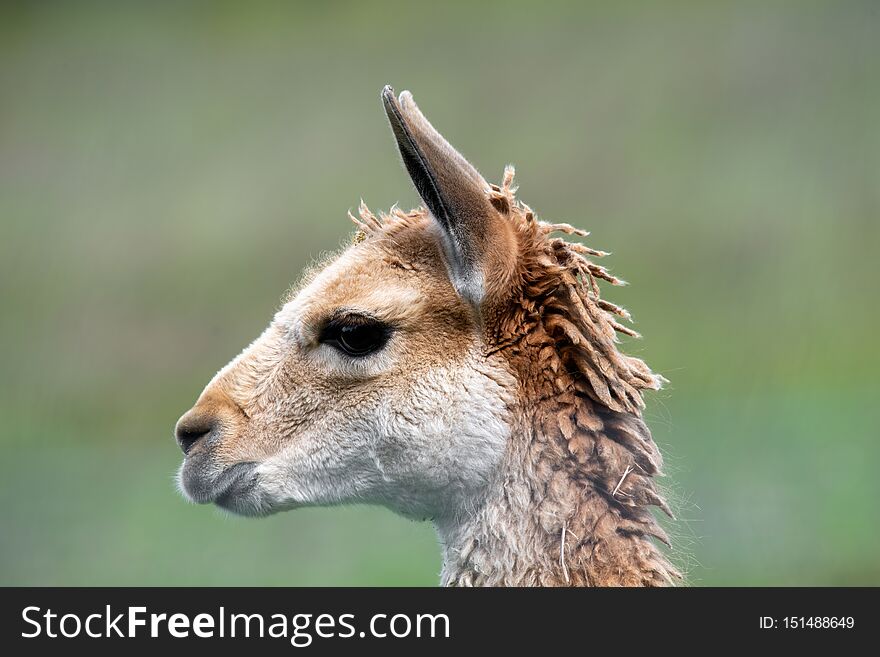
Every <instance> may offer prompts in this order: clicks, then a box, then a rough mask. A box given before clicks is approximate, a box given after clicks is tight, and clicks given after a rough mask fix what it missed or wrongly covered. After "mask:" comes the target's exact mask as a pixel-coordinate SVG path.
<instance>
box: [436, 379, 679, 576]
mask: <svg viewBox="0 0 880 657" xmlns="http://www.w3.org/2000/svg"><path fill="white" fill-rule="evenodd" d="M549 404H550V407H548V403H544V404H543V406H542V407H541V408H537V409H533V410H532V411H530V412H521V413H520V414H519V416H520V417H519V421H518V422H517V424H518V427H517V428H516V429H515V430H514V434H513V435H512V436H511V439H510V440H509V442H508V444H509V446H510V447H509V449H508V452H507V454H506V457H505V461H504V463H502V465H501V466H500V469H499V471H498V473H497V476H496V478H495V481H494V482H493V483H492V484H491V485H490V487H489V488H488V489H487V490H486V491H485V495H484V497H483V498H482V499H481V500H479V501H477V500H472V501H471V504H470V505H469V506H468V508H467V509H462V510H460V512H459V513H457V514H454V515H453V516H451V517H448V518H445V519H441V520H438V522H437V523H436V524H437V530H438V534H439V536H440V540H441V542H442V544H443V576H442V583H443V584H444V585H447V586H662V585H666V584H671V583H673V579H674V578H676V577H678V576H679V575H678V573H677V572H676V571H675V569H674V568H673V567H672V566H671V565H670V564H669V562H668V561H667V560H666V558H665V557H664V556H663V554H662V553H661V552H660V550H659V549H658V548H657V547H656V545H655V544H654V542H653V541H652V538H657V539H659V540H661V541H663V542H667V539H666V536H665V534H664V532H663V530H662V529H661V528H660V527H659V525H658V524H657V522H656V520H655V519H654V516H653V514H652V513H651V512H650V510H649V509H648V506H649V505H656V506H660V507H661V508H663V509H664V510H666V511H667V513H668V509H667V507H666V504H665V503H664V502H663V500H662V498H661V497H660V496H659V495H658V494H657V492H656V490H655V488H654V484H653V480H652V478H651V477H652V475H654V474H657V473H658V471H659V467H660V455H659V452H658V451H657V449H656V446H655V445H654V443H653V441H652V439H651V435H650V432H649V431H648V429H647V427H646V426H645V424H644V423H643V422H642V421H641V420H640V419H639V418H638V417H636V416H634V415H629V414H623V413H616V412H612V411H608V410H607V409H604V408H602V407H600V406H598V405H597V404H595V403H594V402H592V401H591V400H590V399H587V398H583V397H579V396H575V395H570V394H569V395H565V394H563V395H561V396H560V397H559V398H555V399H553V401H552V402H549Z"/></svg>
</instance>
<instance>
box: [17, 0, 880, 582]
mask: <svg viewBox="0 0 880 657" xmlns="http://www.w3.org/2000/svg"><path fill="white" fill-rule="evenodd" d="M608 5H610V3H598V2H597V3H590V2H577V3H570V4H569V3H557V2H542V3H527V4H520V3H517V2H513V1H508V2H504V3H495V2H486V3H459V2H444V3H424V4H421V3H412V2H401V3H367V2H329V3H321V4H320V5H318V4H317V3H309V4H306V3H302V4H298V3H277V4H268V3H258V4H253V3H247V4H245V5H241V4H237V3H235V4H234V3H228V4H227V3H210V4H208V3H204V4H203V3H189V2H182V3H167V4H165V3H142V4H135V3H109V2H108V3H27V4H25V3H21V4H17V3H4V4H3V6H2V9H0V89H2V97H0V302H2V305H0V420H2V421H0V427H2V428H0V447H2V454H3V456H2V458H0V584H6V585H11V584H31V585H49V584H119V585H124V584H145V585H150V584H269V585H274V584H277V585H296V584H303V585H309V584H378V585H384V584H396V585H433V584H435V583H436V582H437V581H438V572H439V567H440V562H439V550H438V548H437V546H436V545H435V538H434V535H433V531H432V529H431V528H430V526H428V525H426V524H417V523H412V522H409V521H406V520H403V519H401V518H398V517H396V516H394V515H392V514H391V513H390V512H388V511H385V510H382V509H374V508H364V507H349V508H339V509H312V510H305V511H297V512H295V513H289V514H283V515H280V516H276V517H273V518H269V519H266V520H258V521H257V520H245V519H237V518H228V517H224V516H223V515H222V514H221V513H220V512H218V511H215V510H213V509H209V508H205V507H196V506H191V505H188V504H186V503H184V502H183V500H182V499H181V498H180V497H179V496H178V494H177V493H176V491H175V490H174V486H173V484H172V476H173V473H174V471H175V469H176V467H177V465H178V462H179V452H178V450H177V448H176V446H175V445H174V443H173V441H172V438H171V429H172V427H173V425H174V422H175V420H176V419H177V417H178V416H179V415H180V414H181V413H182V412H183V411H185V410H186V409H187V408H189V406H190V405H191V403H192V402H193V401H194V400H195V398H196V396H197V395H198V393H199V392H200V390H201V388H202V387H203V386H204V384H205V383H206V382H207V381H208V380H209V378H210V377H211V376H212V375H213V373H214V372H215V371H216V370H217V369H218V368H219V367H220V366H222V365H223V364H224V363H225V362H226V361H227V360H228V359H229V358H231V357H232V356H233V355H234V354H236V353H238V351H239V350H240V349H241V348H242V347H243V346H244V345H245V344H246V343H248V342H249V341H250V340H251V339H252V338H253V337H255V336H256V335H257V334H258V333H259V332H260V331H261V330H262V328H263V327H264V325H265V324H266V323H268V321H269V319H270V317H271V315H272V313H273V311H274V309H275V308H276V307H277V305H278V303H279V299H280V298H281V295H282V293H283V292H284V290H285V289H286V288H287V286H288V285H289V284H290V283H291V282H292V281H294V280H295V279H296V278H297V276H298V274H299V272H300V270H301V268H302V267H303V266H304V265H306V264H307V263H308V262H310V261H311V259H312V258H314V257H315V256H317V255H319V254H321V253H322V252H324V251H327V250H332V249H335V248H336V247H337V246H338V245H339V244H340V243H342V241H343V240H344V239H345V238H346V236H347V235H348V233H349V231H350V230H351V227H350V224H349V222H348V220H347V219H346V216H345V213H346V210H348V209H349V208H351V207H355V206H356V205H357V203H358V201H359V199H360V197H361V196H363V197H364V199H365V200H366V201H367V202H368V203H369V204H370V206H371V207H374V208H376V209H378V208H383V207H384V208H387V207H389V206H390V205H391V204H392V203H394V202H395V201H399V202H400V203H401V205H402V206H404V207H409V206H412V205H414V204H416V202H417V200H416V196H415V194H414V192H413V191H412V189H411V186H410V183H409V181H408V180H407V178H406V176H405V174H404V173H403V171H402V170H401V167H400V166H399V164H398V160H397V157H396V154H395V151H394V146H393V143H392V141H391V138H390V134H389V131H388V129H387V127H386V125H385V120H384V116H383V114H382V111H381V108H380V103H379V100H378V92H379V90H380V88H381V87H382V85H383V84H385V83H391V84H393V85H395V87H396V88H397V89H398V90H400V89H403V88H410V89H411V90H412V91H413V92H414V94H415V96H416V98H417V99H418V101H419V102H420V104H421V106H422V107H423V108H424V109H425V110H426V112H427V113H428V115H429V116H430V117H431V118H432V120H433V121H434V122H435V124H436V125H437V126H438V127H439V128H440V129H441V131H443V132H444V133H445V134H447V136H449V137H450V139H451V140H452V141H453V143H455V144H456V145H457V146H459V147H460V148H461V150H462V151H463V152H464V153H465V154H467V155H468V156H469V157H470V158H471V159H472V160H473V161H474V162H475V164H476V165H477V166H478V167H479V168H480V169H481V170H482V171H483V173H484V174H485V175H486V176H487V177H488V178H489V179H490V180H497V179H498V178H500V175H501V171H502V168H503V165H504V164H505V163H507V162H514V163H516V164H517V171H518V179H519V183H520V197H521V198H523V199H524V200H525V201H526V202H527V203H529V204H530V205H531V206H532V207H534V208H535V209H536V210H537V211H538V213H539V214H540V215H541V216H542V217H544V218H546V219H550V220H557V221H569V222H571V223H574V224H576V225H578V226H581V227H585V228H588V229H590V230H592V231H593V236H592V237H591V238H590V240H591V243H592V244H593V245H595V246H596V247H598V248H602V249H607V250H611V251H613V252H614V256H613V257H612V258H610V259H608V264H610V265H611V267H612V269H613V271H615V272H616V273H619V274H620V275H621V276H623V277H624V278H626V279H628V280H629V281H630V282H631V284H632V285H631V286H630V287H628V288H623V289H616V290H613V291H612V292H610V293H609V298H611V299H613V300H614V301H617V302H619V303H622V304H623V305H625V306H626V307H628V308H629V309H630V310H631V311H632V312H633V314H634V316H635V318H636V322H637V323H636V327H637V328H638V330H640V331H641V332H642V333H643V334H644V335H645V339H644V340H641V341H639V342H636V343H628V344H627V348H628V349H629V350H630V351H632V352H635V353H638V354H639V355H640V356H643V357H644V358H645V359H646V360H647V361H648V362H649V364H651V366H652V367H653V368H654V369H655V370H656V371H658V372H661V373H663V374H665V375H666V376H667V377H668V378H669V379H670V380H671V382H672V383H671V385H670V386H669V387H668V389H667V390H665V391H663V392H662V393H659V394H655V395H652V397H651V399H650V405H649V408H648V412H647V418H648V420H649V423H650V424H651V426H652V428H653V430H654V433H655V437H656V439H657V441H658V443H659V444H660V445H661V447H662V448H663V449H664V451H665V454H666V458H667V464H668V465H667V470H668V473H669V474H670V477H669V478H668V479H669V481H668V482H667V483H668V486H669V487H670V489H671V493H672V496H673V497H674V498H675V500H676V502H677V505H678V510H679V515H680V516H681V521H680V522H678V523H675V524H673V525H672V526H671V530H672V532H673V533H674V534H675V535H676V536H677V538H678V540H677V543H678V546H679V550H680V554H679V557H678V558H679V559H680V561H681V562H682V563H683V564H684V565H685V566H686V568H687V570H688V572H689V577H690V580H691V581H692V582H693V583H695V584H722V585H733V584H736V585H755V584H769V585H776V584H796V585H800V584H804V585H805V584H874V585H878V584H880V556H878V555H880V505H878V502H880V480H878V476H877V463H878V460H880V440H878V438H880V432H878V425H880V412H878V401H877V399H878V393H880V382H878V376H877V373H878V371H880V350H878V347H877V339H876V332H877V327H878V317H880V310H878V303H877V299H878V292H877V288H878V282H880V272H878V256H877V253H878V246H880V240H878V237H880V235H878V233H880V222H878V218H880V39H878V38H877V35H878V33H880V31H878V28H880V7H878V5H877V4H876V3H873V2H770V3H768V2H750V1H747V2H737V3H697V2H669V3H636V2H624V3H615V5H614V6H613V7H612V6H608Z"/></svg>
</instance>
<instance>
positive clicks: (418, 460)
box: [257, 356, 509, 518]
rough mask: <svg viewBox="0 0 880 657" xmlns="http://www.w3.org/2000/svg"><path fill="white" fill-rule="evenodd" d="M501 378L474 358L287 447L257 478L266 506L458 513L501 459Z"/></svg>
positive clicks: (505, 427)
mask: <svg viewBox="0 0 880 657" xmlns="http://www.w3.org/2000/svg"><path fill="white" fill-rule="evenodd" d="M505 376H508V375H506V373H505V372H504V371H501V370H500V368H498V367H497V366H492V365H490V364H488V363H486V362H484V361H482V360H481V359H479V358H478V357H475V356H471V357H468V359H467V361H466V362H465V363H455V364H451V365H449V366H448V367H443V368H439V367H438V368H433V369H431V370H428V371H427V372H424V373H422V375H420V376H419V377H414V378H413V380H412V381H410V382H409V385H407V386H406V387H405V388H404V389H400V388H395V389H394V391H393V392H387V393H382V394H381V395H380V396H379V397H378V398H377V399H376V401H375V403H371V404H368V405H365V406H364V407H361V408H357V409H349V412H348V413H346V414H344V415H342V414H339V415H336V416H335V417H333V418H332V419H331V420H330V421H328V422H326V423H322V424H321V426H320V428H317V427H316V428H315V429H313V430H310V431H308V432H306V433H305V434H301V435H299V436H295V437H292V438H291V443H290V444H289V445H288V446H287V447H286V448H285V449H284V450H283V451H281V452H280V453H278V454H276V455H275V456H273V457H271V458H269V459H267V460H266V461H264V462H263V463H262V464H261V465H260V466H259V467H258V469H257V473H258V476H259V482H260V484H259V485H260V488H261V492H262V498H263V499H264V500H266V501H267V502H268V503H269V504H270V505H271V506H272V507H273V508H274V509H276V510H281V509H285V508H291V507H294V506H302V505H314V504H319V505H320V504H338V503H343V502H368V503H376V504H383V505H385V506H387V507H389V508H391V509H393V510H395V511H397V512H399V513H402V514H404V515H407V516H411V517H418V518H426V517H438V516H443V515H447V514H449V513H455V512H457V511H458V510H460V509H461V508H462V507H463V505H466V504H471V503H472V502H473V498H474V496H478V495H479V493H480V491H481V490H483V489H485V488H486V487H487V486H488V484H489V482H490V480H491V478H492V476H493V474H494V472H495V469H496V467H497V465H498V464H499V463H500V461H501V459H502V457H503V455H504V452H505V447H506V444H507V439H508V435H509V420H508V417H507V408H508V406H509V400H508V399H506V394H508V393H506V392H505V388H504V387H502V385H501V384H499V383H498V380H500V379H503V378H504V377H505ZM354 410H357V412H356V413H352V411H354Z"/></svg>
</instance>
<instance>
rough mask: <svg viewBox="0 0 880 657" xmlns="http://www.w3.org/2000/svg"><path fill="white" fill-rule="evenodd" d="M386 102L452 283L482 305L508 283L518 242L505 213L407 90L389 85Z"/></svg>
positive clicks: (487, 188)
mask: <svg viewBox="0 0 880 657" xmlns="http://www.w3.org/2000/svg"><path fill="white" fill-rule="evenodd" d="M382 103H383V104H384V106H385V113H386V114H387V115H388V121H389V122H390V123H391V129H392V131H393V132H394V137H395V139H396V140H397V147H398V149H399V150H400V156H401V158H402V159H403V164H404V166H405V167H406V170H407V171H408V172H409V175H410V178H412V181H413V183H414V184H415V187H416V190H417V191H418V193H419V196H421V197H422V200H423V201H424V202H425V205H426V206H427V208H428V210H429V211H430V212H431V214H432V215H433V217H434V219H435V220H436V221H437V223H438V224H439V225H440V228H441V230H442V234H443V242H444V243H443V247H444V252H445V254H446V260H447V263H448V265H449V271H450V275H451V278H452V283H453V285H454V286H455V288H456V289H457V290H458V293H459V294H460V295H461V296H462V297H463V298H464V299H465V300H466V301H468V302H470V303H473V304H474V305H476V306H478V307H479V306H480V305H481V304H482V303H483V302H484V301H486V299H487V298H490V297H495V296H497V295H498V294H499V293H500V292H501V291H502V290H503V289H504V288H505V287H506V285H507V283H508V282H509V280H510V278H511V276H512V273H513V268H514V266H515V262H516V251H515V247H516V240H515V237H514V234H513V229H512V227H511V225H510V222H509V221H508V220H507V219H506V217H504V216H502V215H501V214H500V213H499V212H498V210H496V209H495V207H494V206H493V205H492V203H491V202H490V200H489V199H490V191H491V188H490V186H489V183H487V182H486V181H485V180H484V179H483V177H482V176H481V175H480V174H479V172H478V171H477V170H476V169H475V168H474V167H473V166H472V165H471V164H470V162H468V161H467V160H466V159H465V158H464V157H463V156H462V155H461V154H460V153H459V152H458V151H456V150H455V149H454V148H453V147H452V146H450V145H449V142H447V141H446V140H445V139H444V138H443V136H442V135H441V134H440V133H439V132H437V131H436V130H435V129H434V126H432V125H431V124H430V123H429V122H428V119H426V118H425V116H424V115H423V114H422V112H421V111H420V110H419V108H418V106H417V105H416V103H415V101H414V100H413V97H412V94H410V93H409V92H408V91H404V92H403V93H401V94H400V99H397V98H395V96H394V90H393V89H392V88H391V87H390V86H386V87H385V88H384V89H383V90H382Z"/></svg>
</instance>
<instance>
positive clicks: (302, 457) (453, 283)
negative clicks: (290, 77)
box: [176, 87, 676, 585]
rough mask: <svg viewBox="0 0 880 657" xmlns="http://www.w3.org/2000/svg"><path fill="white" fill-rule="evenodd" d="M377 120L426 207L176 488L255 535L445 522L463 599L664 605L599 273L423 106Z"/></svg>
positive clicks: (212, 398)
mask: <svg viewBox="0 0 880 657" xmlns="http://www.w3.org/2000/svg"><path fill="white" fill-rule="evenodd" d="M382 101H383V103H384V106H385V111H386V113H387V115H388V119H389V121H390V123H391V128H392V131H393V133H394V137H395V139H396V141H397V145H398V148H399V150H400V154H401V157H402V159H403V163H404V165H405V167H406V169H407V171H408V172H409V175H410V177H411V178H412V181H413V183H414V184H415V186H416V189H417V190H418V192H419V195H420V196H421V198H422V199H423V201H424V203H425V206H426V207H425V208H420V209H416V210H413V211H411V212H408V213H404V212H402V211H399V210H396V209H395V210H392V212H391V213H390V214H389V215H381V216H380V217H376V216H374V215H373V214H372V213H371V212H370V211H369V210H368V209H367V208H366V206H364V205H363V204H362V205H361V208H360V219H354V218H353V219H354V221H355V223H356V224H358V231H357V232H356V234H355V237H354V240H353V243H352V244H351V246H349V247H348V248H347V249H345V250H344V251H343V252H342V253H341V254H339V255H338V256H337V257H335V259H333V260H332V261H330V262H329V263H327V264H326V265H324V266H323V267H321V268H318V269H316V270H315V271H313V272H311V273H310V274H309V275H308V276H306V278H305V281H304V282H303V283H302V285H301V286H300V288H299V290H298V291H297V292H295V293H294V294H292V295H291V296H290V298H289V299H288V300H287V301H286V303H285V304H284V306H283V307H282V308H281V310H280V311H278V313H277V314H276V315H275V317H274V319H273V320H272V322H271V323H270V324H269V327H268V328H267V329H266V330H265V331H264V332H263V334H262V335H261V336H260V337H259V338H257V339H256V340H255V341H254V342H253V343H252V344H251V345H250V346H249V347H247V348H246V349H245V350H244V351H243V352H242V353H241V354H240V355H239V356H238V357H237V358H235V359H234V360H233V361H232V362H231V363H229V364H228V365H227V366H226V367H224V368H223V369H222V370H220V372H219V373H218V374H217V375H216V376H215V377H214V378H213V380H212V381H211V382H210V383H209V384H208V386H207V387H206V388H205V390H204V392H202V394H201V396H200V397H199V399H198V401H197V402H196V405H195V406H194V407H193V408H192V409H191V410H190V411H188V412H187V413H186V414H185V415H184V416H183V417H181V418H180V420H179V422H178V423H177V427H176V435H177V440H178V443H179V444H180V447H181V448H182V449H183V452H184V454H185V455H186V457H185V460H184V463H183V466H182V467H181V470H180V487H181V489H182V491H183V492H184V494H185V495H186V496H187V497H188V498H190V499H191V500H193V501H195V502H202V503H210V502H213V503H214V504H217V505H219V506H221V507H224V508H226V509H229V510H231V511H234V512H236V513H239V514H244V515H255V516H259V515H266V514H269V513H274V512H276V511H281V510H285V509H293V508H296V507H300V506H309V505H329V504H341V503H346V502H352V503H368V504H381V505H384V506H386V507H389V508H391V509H393V510H394V511H397V512H399V513H401V514H404V515H406V516H409V517H413V518H420V519H431V520H432V521H433V522H434V523H435V525H436V526H437V528H438V532H439V535H440V539H441V541H442V543H443V547H444V573H443V581H444V583H447V584H525V585H541V584H579V585H587V584H662V583H664V582H668V581H671V578H673V577H675V576H676V573H675V571H674V569H673V568H672V567H671V566H670V565H669V563H668V562H667V561H666V559H665V558H664V557H663V555H662V554H661V553H660V551H659V550H658V549H657V548H656V547H655V545H654V543H653V542H652V541H651V540H650V539H651V537H657V538H659V539H661V540H664V541H665V540H666V539H665V535H664V534H663V531H662V530H661V529H660V527H659V526H658V525H657V523H656V521H655V519H654V517H653V515H652V514H651V512H650V510H649V509H648V506H649V505H655V506H660V507H661V508H663V509H666V505H665V503H664V502H663V500H662V498H661V497H660V495H659V494H658V493H657V491H656V489H655V486H654V483H653V480H652V477H653V475H656V474H658V472H659V469H660V466H661V458H660V454H659V453H658V451H657V449H656V447H655V445H654V443H653V441H652V439H651V435H650V432H649V431H648V429H647V427H646V426H645V424H644V423H643V422H642V420H641V418H640V415H641V408H642V406H643V402H642V391H643V390H644V389H646V388H658V387H659V386H660V384H661V381H662V379H661V377H659V376H657V375H654V374H652V373H651V371H650V370H649V369H648V368H647V367H646V366H645V364H644V363H643V362H642V361H641V360H638V359H636V358H632V357H629V356H626V355H624V354H622V353H621V352H620V351H619V350H618V348H617V337H616V334H617V333H618V332H623V333H627V334H633V332H632V330H631V329H629V328H627V327H625V326H624V325H622V324H620V323H619V322H618V318H624V319H628V316H627V314H626V312H625V311H624V310H622V309H621V308H619V307H617V306H615V305H613V304H611V303H609V302H607V301H605V300H603V299H601V298H600V295H599V287H598V284H597V280H598V279H604V280H605V281H608V282H610V283H619V282H620V281H618V280H617V279H616V278H615V277H613V276H612V275H610V274H609V273H608V271H607V270H606V269H604V268H603V267H601V266H599V265H597V264H595V263H594V262H593V260H592V258H598V257H601V256H603V255H605V254H603V253H602V252H600V251H595V250H593V249H590V248H588V247H586V246H584V245H582V244H579V243H572V242H568V241H566V240H564V239H561V238H559V237H555V236H554V233H557V232H560V231H561V232H563V233H568V234H577V235H586V233H583V232H581V231H578V230H576V229H574V228H572V227H570V226H568V225H564V224H547V223H543V222H541V221H539V220H538V219H537V218H536V217H535V215H534V214H533V212H532V211H531V210H530V209H529V208H528V206H526V205H525V204H523V203H521V202H519V201H518V200H517V199H516V198H515V196H514V192H515V189H514V188H513V186H512V181H513V170H512V168H508V169H507V170H506V171H505V173H504V178H503V181H502V184H501V185H500V186H498V185H492V184H489V183H488V182H486V181H485V180H484V179H483V177H482V176H481V175H480V174H479V173H478V172H477V170H476V169H475V168H474V167H473V166H471V164H469V163H468V162H467V160H465V159H464V157H462V156H461V155H460V154H459V153H458V152H457V151H456V150H455V149H453V148H452V147H451V146H450V145H449V144H448V143H447V142H446V140H445V139H444V138H443V137H442V136H441V135H440V134H439V133H438V132H437V131H436V130H435V129H434V128H433V127H432V126H431V124H430V123H429V122H428V121H427V119H426V118H425V117H424V116H423V115H422V113H421V112H420V111H419V108H418V107H417V106H416V104H415V102H414V101H413V99H412V96H411V95H410V94H409V93H408V92H404V93H403V94H401V96H400V98H399V99H398V98H395V96H394V93H393V91H392V89H391V88H390V87H386V88H385V89H384V90H383V92H382Z"/></svg>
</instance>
